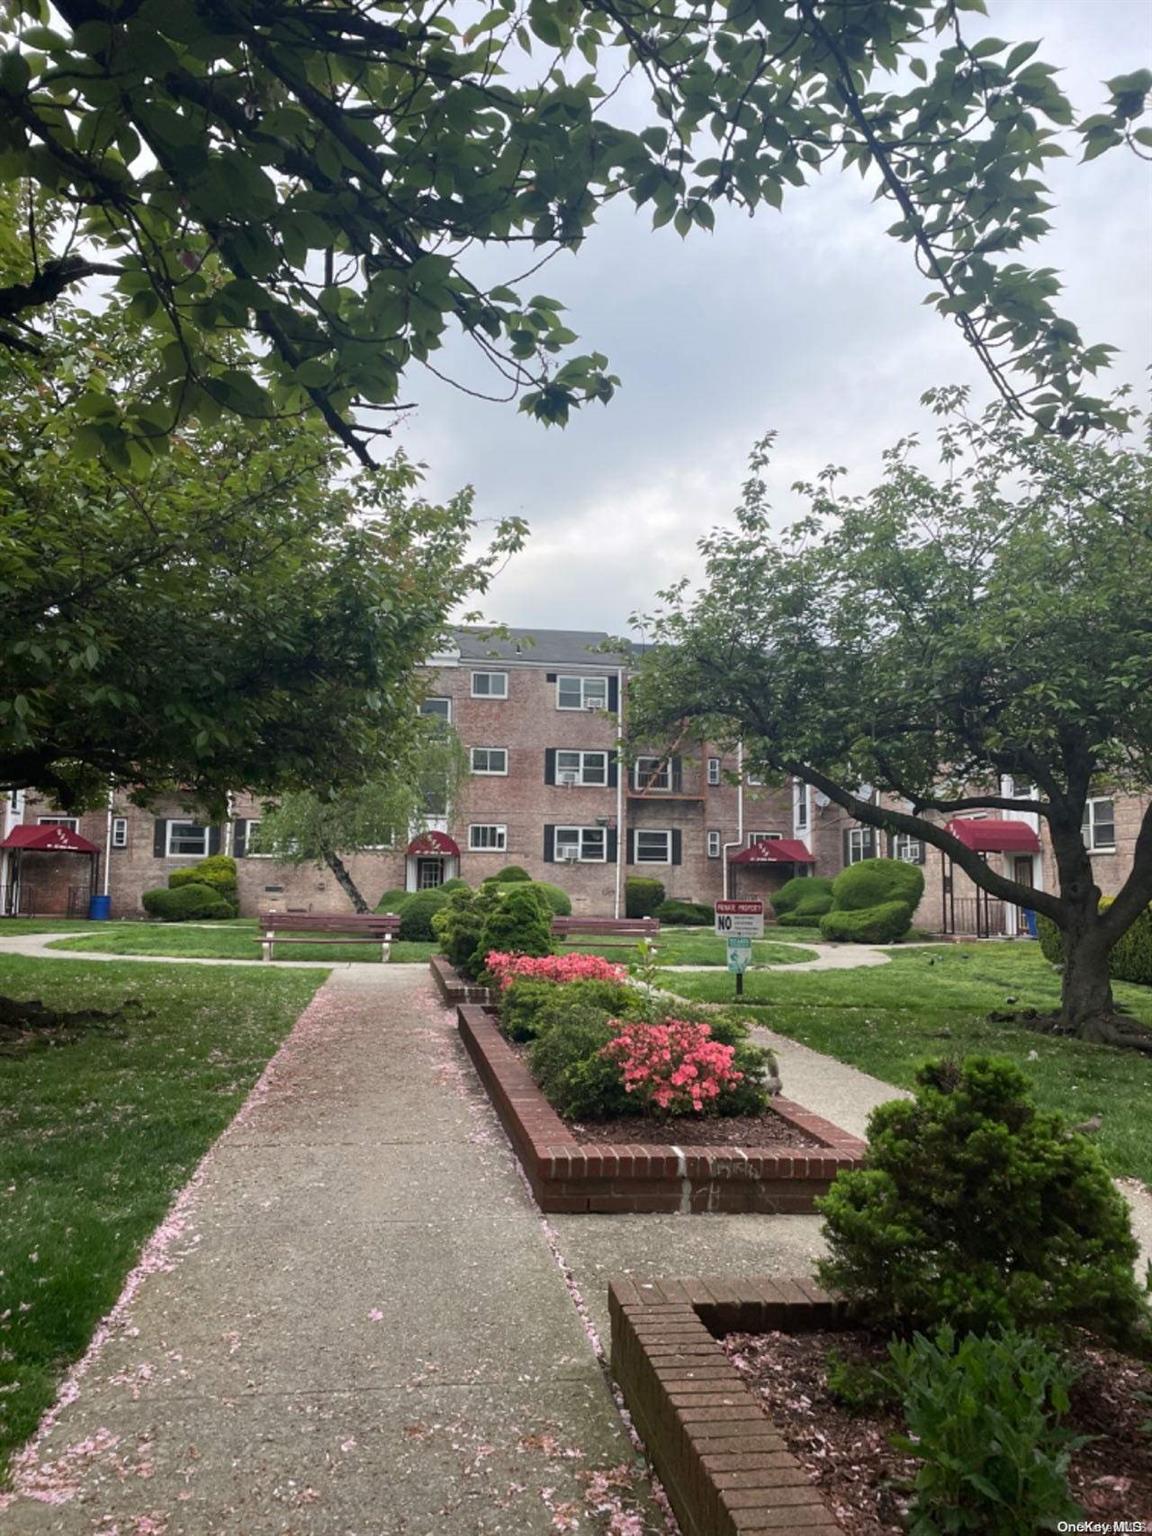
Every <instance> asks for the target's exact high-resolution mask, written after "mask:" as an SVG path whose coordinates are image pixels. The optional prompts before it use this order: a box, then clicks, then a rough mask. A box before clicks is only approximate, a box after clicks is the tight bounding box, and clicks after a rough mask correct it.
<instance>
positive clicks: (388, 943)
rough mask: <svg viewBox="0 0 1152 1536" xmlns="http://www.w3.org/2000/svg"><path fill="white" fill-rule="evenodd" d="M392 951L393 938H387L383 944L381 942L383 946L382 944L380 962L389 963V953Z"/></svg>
mask: <svg viewBox="0 0 1152 1536" xmlns="http://www.w3.org/2000/svg"><path fill="white" fill-rule="evenodd" d="M391 952H392V940H391V939H385V940H384V942H383V944H381V946H380V963H381V965H387V964H388V956H389V954H390V953H391Z"/></svg>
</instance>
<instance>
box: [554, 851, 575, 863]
mask: <svg viewBox="0 0 1152 1536" xmlns="http://www.w3.org/2000/svg"><path fill="white" fill-rule="evenodd" d="M557 858H558V859H559V860H560V862H561V864H575V863H576V862H577V861H578V859H579V858H580V855H579V853H578V852H577V851H576V849H575V848H561V850H560V852H559V854H557Z"/></svg>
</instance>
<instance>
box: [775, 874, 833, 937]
mask: <svg viewBox="0 0 1152 1536" xmlns="http://www.w3.org/2000/svg"><path fill="white" fill-rule="evenodd" d="M832 885H833V882H832V881H831V880H830V879H827V878H826V877H825V876H823V875H798V876H797V877H796V878H795V879H794V880H789V881H788V882H787V883H786V884H785V885H782V886H781V887H780V889H779V890H778V891H773V892H772V907H773V910H774V911H775V913H776V921H777V922H778V923H780V924H781V925H782V926H783V927H785V928H811V927H814V926H815V924H816V923H817V921H818V920H819V919H820V918H822V917H823V916H824V914H825V912H831V910H832Z"/></svg>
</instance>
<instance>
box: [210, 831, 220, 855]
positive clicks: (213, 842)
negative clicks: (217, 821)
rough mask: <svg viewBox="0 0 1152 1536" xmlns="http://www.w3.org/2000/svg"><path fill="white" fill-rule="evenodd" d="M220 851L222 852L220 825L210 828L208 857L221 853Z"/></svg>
mask: <svg viewBox="0 0 1152 1536" xmlns="http://www.w3.org/2000/svg"><path fill="white" fill-rule="evenodd" d="M219 852H220V828H219V827H209V828H208V857H209V858H211V857H212V855H213V854H214V853H219Z"/></svg>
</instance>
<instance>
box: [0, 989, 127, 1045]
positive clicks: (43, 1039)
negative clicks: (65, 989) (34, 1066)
mask: <svg viewBox="0 0 1152 1536" xmlns="http://www.w3.org/2000/svg"><path fill="white" fill-rule="evenodd" d="M143 1006H144V1005H143V1004H142V1003H141V1002H139V1000H137V999H135V998H129V999H128V1001H127V1002H125V1003H124V1004H123V1005H122V1006H121V1007H120V1008H117V1009H115V1010H113V1011H111V1012H109V1011H107V1010H105V1009H100V1008H83V1009H80V1010H78V1011H77V1012H74V1013H59V1012H58V1011H57V1010H56V1009H55V1008H49V1007H47V1006H46V1005H45V1004H44V1003H41V1002H36V1001H35V1000H30V1001H26V1000H24V999H20V998H13V997H0V1055H4V1056H12V1055H17V1054H19V1053H20V1052H22V1051H26V1050H29V1049H37V1048H39V1047H42V1046H49V1045H66V1044H69V1043H70V1042H72V1041H74V1040H79V1039H80V1038H81V1037H82V1036H83V1035H84V1034H86V1033H87V1032H88V1031H89V1030H108V1031H111V1032H112V1033H115V1032H116V1029H115V1026H117V1025H120V1024H128V1023H131V1022H132V1019H130V1018H129V1014H130V1013H132V1012H133V1011H135V1012H136V1016H139V1010H141V1009H142V1008H143Z"/></svg>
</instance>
